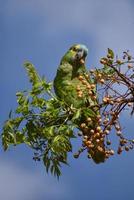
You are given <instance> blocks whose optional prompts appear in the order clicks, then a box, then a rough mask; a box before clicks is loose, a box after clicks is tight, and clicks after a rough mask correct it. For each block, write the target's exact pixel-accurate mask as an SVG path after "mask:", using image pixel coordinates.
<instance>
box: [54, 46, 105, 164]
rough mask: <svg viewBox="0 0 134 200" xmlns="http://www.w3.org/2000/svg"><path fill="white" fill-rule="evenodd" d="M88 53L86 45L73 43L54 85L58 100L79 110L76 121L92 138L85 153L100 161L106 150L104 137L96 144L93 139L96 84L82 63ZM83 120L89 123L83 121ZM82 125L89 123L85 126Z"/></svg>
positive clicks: (84, 132)
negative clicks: (79, 114)
mask: <svg viewBox="0 0 134 200" xmlns="http://www.w3.org/2000/svg"><path fill="white" fill-rule="evenodd" d="M87 55H88V48H87V47H86V45H84V44H74V45H72V46H71V47H70V48H69V50H68V51H67V52H66V53H65V55H64V56H63V57H62V59H61V61H60V64H59V67H58V69H57V73H56V76H55V78H54V82H53V86H54V91H55V94H56V96H57V97H58V98H59V99H60V100H62V101H64V102H65V104H66V105H67V106H72V107H73V108H75V109H76V110H78V109H80V110H81V116H80V117H79V120H77V122H76V123H77V125H78V127H79V129H80V130H81V131H82V133H83V135H84V136H85V135H86V137H88V140H92V145H90V146H91V147H88V153H89V156H90V157H91V158H92V159H93V160H94V162H95V163H97V164H99V163H103V162H104V161H105V156H106V153H105V145H104V140H102V141H100V142H99V144H98V143H97V142H96V136H95V134H96V131H95V130H96V128H97V127H98V118H97V117H98V116H100V113H99V109H98V107H97V105H98V101H97V97H96V96H97V92H96V85H95V84H94V80H93V79H92V78H91V77H90V75H89V73H88V71H87V69H86V66H85V62H86V57H87ZM86 120H87V121H88V123H87V122H86V123H84V122H85V121H86ZM85 124H88V125H87V127H88V128H87V127H85ZM91 130H92V131H91ZM91 132H92V133H91ZM87 142H88V141H87Z"/></svg>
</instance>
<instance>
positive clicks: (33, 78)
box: [24, 62, 40, 85]
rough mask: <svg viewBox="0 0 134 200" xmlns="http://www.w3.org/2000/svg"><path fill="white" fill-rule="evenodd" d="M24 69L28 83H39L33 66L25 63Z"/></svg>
mask: <svg viewBox="0 0 134 200" xmlns="http://www.w3.org/2000/svg"><path fill="white" fill-rule="evenodd" d="M24 67H25V69H26V70H27V73H28V76H29V80H30V82H31V83H32V84H33V85H35V84H37V83H38V82H39V81H40V77H39V75H38V73H37V71H36V70H35V67H34V65H33V64H31V63H30V62H25V63H24Z"/></svg>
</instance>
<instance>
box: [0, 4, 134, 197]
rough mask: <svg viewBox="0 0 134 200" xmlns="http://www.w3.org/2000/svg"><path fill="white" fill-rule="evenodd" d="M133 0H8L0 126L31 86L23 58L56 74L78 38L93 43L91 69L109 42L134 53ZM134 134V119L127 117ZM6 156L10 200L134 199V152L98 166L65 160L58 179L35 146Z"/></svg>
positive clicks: (0, 18) (1, 31)
mask: <svg viewBox="0 0 134 200" xmlns="http://www.w3.org/2000/svg"><path fill="white" fill-rule="evenodd" d="M133 10H134V2H133V1H132V0H112V1H111V0H101V1H99V0H68V1H65V0H38V1H37V0H5V1H0V24H1V26H0V44H1V45H0V60H1V67H0V89H1V98H0V106H1V108H0V110H1V116H0V124H3V122H4V120H6V118H7V116H8V112H9V110H10V109H11V108H15V106H16V97H15V93H16V92H17V91H19V90H23V89H26V88H28V87H29V83H28V80H27V77H26V73H25V70H24V68H23V63H24V61H25V60H29V61H31V62H32V63H33V64H34V65H35V66H36V68H37V70H38V72H39V73H40V74H41V75H45V76H46V77H47V80H49V81H51V80H53V78H54V76H55V73H56V70H57V66H58V64H59V62H60V59H61V57H62V55H63V54H64V52H65V51H66V50H67V49H68V48H69V47H70V45H72V44H74V43H84V44H86V45H87V47H88V48H89V56H88V59H87V66H88V68H92V67H94V66H95V67H97V66H98V67H99V66H100V65H99V58H101V56H104V55H105V53H106V50H107V48H108V47H109V48H112V49H113V50H114V51H115V52H116V53H119V54H121V52H122V51H124V50H127V49H129V50H130V51H131V52H132V53H133V55H134V45H133V40H134V39H133V38H134V12H133ZM123 123H124V126H125V127H126V129H127V130H128V131H129V132H130V133H132V130H133V127H132V124H133V122H132V120H131V121H130V120H129V118H128V117H127V116H125V119H124V121H123ZM0 151H1V156H0V198H1V199H2V200H9V199H10V200H18V199H19V200H36V199H38V200H44V199H47V200H63V199H64V200H73V199H77V200H81V199H84V200H87V199H92V200H98V199H100V200H107V199H109V200H113V199H122V200H126V199H130V200H131V199H133V168H134V159H133V155H134V152H133V151H132V152H130V153H123V155H121V156H114V157H113V158H111V159H109V160H108V161H107V162H106V163H105V164H100V165H95V164H94V163H93V162H91V161H89V160H87V159H86V158H84V156H82V157H81V158H80V159H78V160H74V159H73V158H72V156H71V155H70V156H69V157H70V167H66V166H63V169H62V171H63V176H62V177H61V179H60V181H59V182H58V181H57V180H56V179H55V178H53V177H51V175H47V174H46V172H45V170H44V167H43V164H42V163H35V162H34V161H33V160H32V151H31V150H30V149H27V148H26V147H25V146H23V145H21V146H19V147H16V148H12V149H10V150H9V151H8V152H6V153H3V151H2V150H0Z"/></svg>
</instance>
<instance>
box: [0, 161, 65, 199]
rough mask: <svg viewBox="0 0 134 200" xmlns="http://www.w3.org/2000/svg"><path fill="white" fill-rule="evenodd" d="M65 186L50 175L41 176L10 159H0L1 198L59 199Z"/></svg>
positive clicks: (63, 192) (63, 193)
mask: <svg viewBox="0 0 134 200" xmlns="http://www.w3.org/2000/svg"><path fill="white" fill-rule="evenodd" d="M64 195H65V188H64V185H62V186H61V184H60V183H58V181H57V180H54V178H53V177H52V178H51V177H48V176H45V175H44V174H42V176H41V175H40V174H39V173H37V172H34V171H32V170H31V171H29V170H27V169H25V168H23V167H20V166H17V165H16V164H15V163H12V162H11V161H10V160H9V161H5V160H1V161H0V199H1V200H18V199H19V200H34V199H40V196H41V197H43V198H44V199H47V198H48V197H49V198H51V199H59V198H58V197H62V196H63V197H64Z"/></svg>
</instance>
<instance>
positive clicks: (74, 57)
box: [62, 44, 88, 65]
mask: <svg viewBox="0 0 134 200" xmlns="http://www.w3.org/2000/svg"><path fill="white" fill-rule="evenodd" d="M87 54H88V49H87V47H86V46H85V45H83V44H75V45H73V46H72V47H70V48H69V50H68V51H67V53H66V54H65V55H64V57H63V59H62V61H67V62H69V63H71V64H75V63H76V64H80V65H84V64H85V59H86V56H87Z"/></svg>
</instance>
